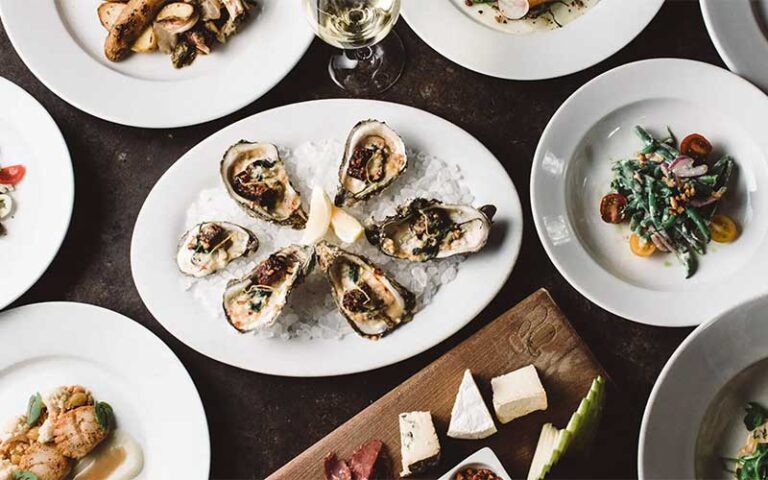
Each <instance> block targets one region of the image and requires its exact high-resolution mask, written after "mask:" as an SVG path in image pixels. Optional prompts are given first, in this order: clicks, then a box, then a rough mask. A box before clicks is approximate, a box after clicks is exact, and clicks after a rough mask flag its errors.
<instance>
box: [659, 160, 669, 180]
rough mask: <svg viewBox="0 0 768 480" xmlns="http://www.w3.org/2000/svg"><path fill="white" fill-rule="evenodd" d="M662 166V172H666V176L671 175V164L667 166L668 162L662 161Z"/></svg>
mask: <svg viewBox="0 0 768 480" xmlns="http://www.w3.org/2000/svg"><path fill="white" fill-rule="evenodd" d="M660 166H661V172H662V173H663V174H664V176H665V177H668V176H669V166H667V162H662V164H661V165H660Z"/></svg>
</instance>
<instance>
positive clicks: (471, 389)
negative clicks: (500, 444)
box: [448, 369, 496, 440]
mask: <svg viewBox="0 0 768 480" xmlns="http://www.w3.org/2000/svg"><path fill="white" fill-rule="evenodd" d="M494 433H496V425H495V424H494V423H493V417H491V412H490V411H488V407H486V406H485V402H484V401H483V397H482V395H480V390H479V389H478V388H477V384H476V383H475V380H474V379H473V378H472V372H470V371H469V369H467V370H465V371H464V378H463V379H462V380H461V385H459V393H457V394H456V401H455V402H454V403H453V410H451V424H450V426H449V427H448V436H449V437H452V438H461V439H466V440H478V439H481V438H486V437H490V436H491V435H493V434H494Z"/></svg>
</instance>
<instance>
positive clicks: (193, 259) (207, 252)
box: [176, 222, 259, 277]
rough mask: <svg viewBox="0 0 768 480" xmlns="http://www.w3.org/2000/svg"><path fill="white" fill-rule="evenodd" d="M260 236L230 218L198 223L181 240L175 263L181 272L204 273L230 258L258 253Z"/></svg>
mask: <svg viewBox="0 0 768 480" xmlns="http://www.w3.org/2000/svg"><path fill="white" fill-rule="evenodd" d="M258 248H259V240H258V239H257V238H256V235H254V234H253V232H251V231H250V230H248V229H246V228H243V227H241V226H240V225H235V224H234V223H229V222H203V223H200V224H198V225H195V226H194V227H193V228H192V229H190V230H189V231H188V232H187V233H185V234H184V236H182V237H181V241H180V242H179V247H178V251H177V253H176V264H177V265H178V267H179V270H181V272H182V273H184V274H186V275H190V276H193V277H205V276H207V275H210V274H212V273H215V272H218V271H219V270H222V269H223V268H224V267H226V266H227V265H229V263H230V262H232V261H233V260H236V259H238V258H241V257H246V256H249V255H253V254H254V253H256V250H258Z"/></svg>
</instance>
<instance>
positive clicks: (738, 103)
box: [531, 59, 768, 327]
mask: <svg viewBox="0 0 768 480" xmlns="http://www.w3.org/2000/svg"><path fill="white" fill-rule="evenodd" d="M767 118H768V98H766V97H765V95H763V93H762V92H760V91H759V90H758V89H757V88H755V87H754V86H752V85H750V84H749V83H748V82H746V81H744V80H742V79H740V78H739V77H737V76H735V75H733V74H731V73H729V72H727V71H726V70H723V69H719V68H716V67H713V66H711V65H708V64H704V63H698V62H693V61H688V60H673V59H661V60H648V61H643V62H637V63H632V64H629V65H625V66H622V67H619V68H616V69H614V70H611V71H610V72H607V73H605V74H603V75H601V76H599V77H597V78H596V79H594V80H592V81H591V82H589V83H587V84H586V85H585V86H584V87H582V88H581V89H579V90H578V91H577V92H576V93H574V94H573V95H572V96H571V97H570V98H569V99H568V100H567V101H566V102H565V103H564V104H563V106H562V107H560V109H559V110H558V111H557V113H555V115H554V117H552V120H551V121H550V123H549V125H548V126H547V128H546V129H545V130H544V134H543V135H542V137H541V140H540V142H539V146H538V148H537V149H536V155H535V158H534V163H533V171H532V174H531V204H532V209H533V217H534V221H535V223H536V229H537V231H538V233H539V238H540V239H541V241H542V243H543V245H544V248H545V250H546V251H547V254H548V255H549V257H550V259H551V260H552V262H553V263H554V264H555V266H556V267H557V269H558V270H559V271H560V273H562V275H563V276H564V277H565V278H566V279H567V280H568V282H570V284H571V285H573V287H574V288H576V289H577V290H578V291H579V292H581V293H582V294H583V295H584V296H586V297H587V298H589V299H590V300H591V301H593V302H594V303H596V304H598V305H599V306H601V307H603V308H605V309H606V310H609V311H611V312H613V313H615V314H616V315H620V316H622V317H625V318H628V319H630V320H634V321H637V322H641V323H646V324H650V325H659V326H669V327H673V326H674V327H681V326H692V325H698V324H699V323H701V322H702V321H703V320H705V319H707V318H709V317H711V315H712V314H713V312H718V311H722V310H724V309H725V308H727V307H729V306H732V305H734V304H736V303H737V302H738V301H739V300H740V299H741V300H743V299H745V298H749V297H750V296H753V295H754V294H755V292H758V291H764V290H765V289H766V287H765V283H764V282H763V281H762V278H763V276H764V272H765V265H766V263H767V262H768V253H767V249H768V242H767V239H766V233H768V197H767V196H766V188H765V185H766V184H768V162H767V160H768V135H766V130H765V121H766V119H767ZM635 125H642V126H645V127H646V128H648V129H650V130H651V131H653V132H657V133H658V134H659V135H661V134H664V133H666V126H670V127H671V128H672V130H673V131H674V132H676V134H677V135H678V136H679V137H680V138H682V137H683V136H684V135H687V134H689V133H693V132H698V133H701V134H703V135H704V136H706V137H707V138H709V139H710V140H711V141H712V142H713V144H714V145H715V148H716V151H719V152H723V153H726V152H727V153H729V154H731V155H733V157H734V158H735V159H736V163H737V165H738V173H737V174H736V175H735V177H734V178H732V180H731V185H730V186H731V190H730V191H729V193H728V195H727V196H726V199H725V200H724V201H723V205H722V211H723V212H724V213H727V214H728V215H731V216H732V217H733V218H734V219H735V220H736V222H737V224H738V225H739V226H740V229H741V235H740V237H739V238H738V239H737V241H735V242H734V243H732V244H728V245H720V244H716V243H712V244H710V247H709V252H708V253H707V254H706V255H703V256H701V257H700V258H699V260H700V261H699V264H700V265H699V270H698V272H697V273H696V274H695V275H694V276H693V277H692V278H691V279H688V280H686V279H685V274H684V272H683V269H682V267H680V266H678V263H677V260H676V259H675V258H674V256H672V255H660V254H659V255H654V256H653V257H652V258H647V259H643V258H640V257H636V256H634V255H633V254H632V253H631V252H630V250H629V245H628V241H627V240H628V237H629V233H630V231H629V228H628V227H627V226H626V225H622V226H615V225H609V224H605V223H603V222H602V220H601V218H600V213H599V203H600V198H601V197H602V196H603V195H604V194H606V193H608V191H610V180H611V164H612V162H613V161H615V160H618V159H620V158H627V157H630V156H634V153H635V152H636V151H637V150H639V149H640V147H641V146H642V145H641V142H640V141H639V140H638V139H637V138H636V137H635V135H634V133H633V131H632V129H633V127H634V126H635Z"/></svg>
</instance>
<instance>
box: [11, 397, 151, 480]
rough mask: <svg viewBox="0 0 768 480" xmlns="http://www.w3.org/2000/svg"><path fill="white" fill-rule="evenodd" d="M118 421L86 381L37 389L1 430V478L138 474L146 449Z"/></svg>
mask: <svg viewBox="0 0 768 480" xmlns="http://www.w3.org/2000/svg"><path fill="white" fill-rule="evenodd" d="M117 425H118V423H117V417H116V415H115V412H114V411H113V410H112V407H111V406H110V405H109V404H108V403H106V402H101V401H96V400H95V399H94V397H93V394H92V393H91V391H90V390H88V389H87V388H85V387H83V386H80V385H66V386H60V387H57V388H55V389H53V390H52V391H50V392H48V393H47V394H46V395H44V396H43V395H41V394H40V393H35V394H33V395H32V396H31V397H30V398H29V402H28V403H27V410H26V413H24V414H22V415H17V416H14V417H13V418H11V421H10V422H8V424H7V426H6V429H5V431H3V432H2V433H1V434H0V435H2V437H0V479H2V480H17V479H23V480H64V479H67V478H72V479H74V480H85V479H92V480H94V479H101V480H104V479H111V478H121V479H125V480H131V479H133V478H136V477H137V476H138V475H139V474H140V473H141V470H142V468H143V466H144V454H143V452H142V449H141V446H140V445H139V444H138V443H136V441H135V440H134V439H133V438H132V437H131V436H130V434H128V433H126V432H124V431H122V430H117Z"/></svg>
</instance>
